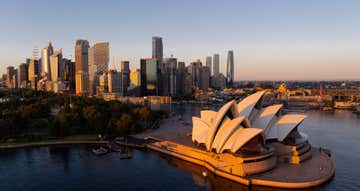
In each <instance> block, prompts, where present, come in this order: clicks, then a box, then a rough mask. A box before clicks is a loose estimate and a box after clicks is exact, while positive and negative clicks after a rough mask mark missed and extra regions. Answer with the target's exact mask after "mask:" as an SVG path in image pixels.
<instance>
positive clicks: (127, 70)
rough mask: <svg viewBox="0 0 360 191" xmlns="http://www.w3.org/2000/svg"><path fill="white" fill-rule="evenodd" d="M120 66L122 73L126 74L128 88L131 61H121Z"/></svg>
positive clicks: (125, 80) (125, 83)
mask: <svg viewBox="0 0 360 191" xmlns="http://www.w3.org/2000/svg"><path fill="white" fill-rule="evenodd" d="M120 68H121V72H122V75H123V76H124V79H123V80H124V86H125V87H126V88H128V87H129V86H130V66H129V61H121V63H120Z"/></svg>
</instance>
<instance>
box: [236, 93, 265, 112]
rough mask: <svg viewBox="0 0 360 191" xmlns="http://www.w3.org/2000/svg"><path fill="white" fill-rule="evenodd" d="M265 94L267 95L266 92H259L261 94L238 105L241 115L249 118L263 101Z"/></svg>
mask: <svg viewBox="0 0 360 191" xmlns="http://www.w3.org/2000/svg"><path fill="white" fill-rule="evenodd" d="M264 94H265V90H264V91H259V92H256V93H254V94H252V95H250V96H248V97H246V98H245V99H243V100H242V101H240V102H239V103H238V104H237V108H238V110H239V112H240V115H245V116H246V117H248V118H249V117H250V114H251V112H252V110H253V109H254V107H255V105H256V103H257V102H258V101H260V100H261V98H262V96H263V95H264Z"/></svg>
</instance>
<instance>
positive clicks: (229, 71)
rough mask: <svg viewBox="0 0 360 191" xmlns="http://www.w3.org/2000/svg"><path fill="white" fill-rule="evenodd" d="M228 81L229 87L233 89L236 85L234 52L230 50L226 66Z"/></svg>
mask: <svg viewBox="0 0 360 191" xmlns="http://www.w3.org/2000/svg"><path fill="white" fill-rule="evenodd" d="M226 79H227V84H228V87H232V85H233V83H234V51H232V50H229V52H228V55H227V64H226Z"/></svg>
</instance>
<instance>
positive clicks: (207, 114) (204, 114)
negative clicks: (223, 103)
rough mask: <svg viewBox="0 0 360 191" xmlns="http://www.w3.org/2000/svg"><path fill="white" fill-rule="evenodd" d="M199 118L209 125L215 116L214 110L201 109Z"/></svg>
mask: <svg viewBox="0 0 360 191" xmlns="http://www.w3.org/2000/svg"><path fill="white" fill-rule="evenodd" d="M200 117H201V120H203V121H204V122H206V123H207V124H208V125H209V126H211V124H212V123H213V120H214V118H215V117H216V111H212V110H202V111H200Z"/></svg>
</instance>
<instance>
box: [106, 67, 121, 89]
mask: <svg viewBox="0 0 360 191" xmlns="http://www.w3.org/2000/svg"><path fill="white" fill-rule="evenodd" d="M107 79H108V83H107V84H108V88H109V93H119V94H120V92H121V83H122V82H121V72H118V71H116V70H109V71H108V72H107Z"/></svg>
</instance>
